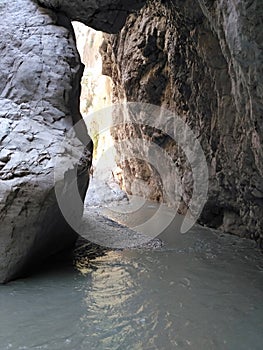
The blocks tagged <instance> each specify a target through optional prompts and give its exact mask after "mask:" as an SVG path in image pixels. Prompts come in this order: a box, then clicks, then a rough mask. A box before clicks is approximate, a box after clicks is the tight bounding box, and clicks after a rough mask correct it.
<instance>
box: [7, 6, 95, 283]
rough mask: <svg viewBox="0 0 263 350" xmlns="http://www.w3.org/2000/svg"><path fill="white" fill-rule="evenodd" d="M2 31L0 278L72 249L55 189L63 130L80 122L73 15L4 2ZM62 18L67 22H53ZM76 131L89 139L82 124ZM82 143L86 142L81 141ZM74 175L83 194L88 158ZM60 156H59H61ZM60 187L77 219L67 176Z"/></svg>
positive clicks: (73, 237)
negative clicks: (67, 16) (57, 161)
mask: <svg viewBox="0 0 263 350" xmlns="http://www.w3.org/2000/svg"><path fill="white" fill-rule="evenodd" d="M0 12H1V31H0V47H1V51H0V56H1V58H0V124H1V131H0V222H1V224H0V282H6V281H8V280H10V279H13V278H15V277H18V276H21V274H24V273H27V272H28V271H29V270H31V269H32V268H33V267H35V266H36V264H37V263H38V262H40V261H42V260H44V259H46V258H48V257H49V256H52V255H54V254H56V253H58V252H60V251H62V250H65V249H67V248H70V247H72V245H73V244H74V242H75V240H76V238H77V233H75V232H74V230H73V229H72V228H71V227H70V226H69V225H68V223H67V221H66V220H65V219H64V217H63V215H62V214H61V211H60V209H59V206H58V203H57V199H56V195H55V191H54V166H55V161H56V156H58V157H60V158H61V159H62V157H63V154H60V153H59V152H60V151H61V149H60V144H61V143H62V141H63V139H64V137H65V132H66V131H67V130H69V129H71V127H72V126H73V124H74V123H76V122H77V121H79V120H81V115H80V113H79V111H78V105H77V103H78V102H77V101H78V97H79V92H80V77H81V74H82V70H83V67H82V64H81V62H80V59H79V55H78V52H77V50H76V47H75V41H74V35H73V32H72V29H71V23H70V21H69V20H68V19H67V18H66V17H65V16H63V15H61V14H55V13H53V12H51V11H50V10H47V9H42V8H40V7H39V6H38V5H37V4H36V3H34V2H32V1H30V0H18V1H15V2H13V1H12V2H10V1H1V7H0ZM61 18H63V20H64V23H65V26H60V25H58V22H59V21H61ZM82 127H83V128H82V130H81V132H80V133H79V134H78V136H79V137H80V138H81V139H82V141H85V142H86V141H88V140H89V138H88V135H87V132H86V129H85V127H84V125H82ZM82 148H83V149H84V147H82ZM88 158H89V160H90V158H91V155H90V154H87V164H86V168H83V169H82V173H81V174H80V172H79V173H78V174H79V175H78V183H79V184H81V185H80V186H79V191H80V196H81V197H82V198H83V197H84V196H85V192H86V189H87V186H88V178H89V175H88V173H89V160H88ZM58 159H59V158H58ZM77 166H78V160H76V162H75V163H74V164H73V165H72V169H67V168H65V169H63V172H64V173H63V174H64V175H63V179H62V183H61V186H62V187H63V188H64V190H65V191H66V198H67V200H68V203H69V206H68V207H69V211H70V212H72V214H74V215H75V220H76V222H77V221H79V220H80V218H81V216H82V209H83V208H82V206H79V207H77V208H75V207H74V205H73V203H72V205H71V204H70V203H71V202H70V201H72V202H73V196H74V193H73V190H71V188H72V181H71V180H70V178H69V176H66V174H68V173H70V172H73V171H74V167H75V169H76V168H77Z"/></svg>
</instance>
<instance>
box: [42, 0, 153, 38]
mask: <svg viewBox="0 0 263 350" xmlns="http://www.w3.org/2000/svg"><path fill="white" fill-rule="evenodd" d="M145 2H146V0H103V1H100V0H88V1H85V0H84V1H83V0H75V1H72V0H38V3H39V4H41V5H42V6H46V7H48V8H51V9H53V10H55V11H60V12H63V13H65V14H66V15H67V17H68V18H70V19H71V20H72V21H79V22H82V23H84V24H86V25H87V26H90V27H92V28H94V29H98V30H102V31H104V32H108V33H116V32H118V31H119V30H120V29H121V28H122V26H123V25H124V23H125V20H126V18H127V16H128V14H129V13H130V12H132V11H134V10H138V9H140V8H141V7H142V6H143V5H144V4H145Z"/></svg>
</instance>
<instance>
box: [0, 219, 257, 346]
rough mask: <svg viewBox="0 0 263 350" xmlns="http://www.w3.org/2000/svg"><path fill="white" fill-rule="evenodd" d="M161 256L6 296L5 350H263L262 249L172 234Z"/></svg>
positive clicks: (201, 233)
mask: <svg viewBox="0 0 263 350" xmlns="http://www.w3.org/2000/svg"><path fill="white" fill-rule="evenodd" d="M162 238H163V239H164V241H165V242H166V245H165V246H164V247H162V248H159V249H157V250H154V251H153V250H149V249H146V250H145V249H133V250H127V251H115V252H109V253H107V255H105V256H103V257H100V258H97V259H96V260H95V261H94V262H93V267H95V268H93V269H92V270H88V272H87V273H85V274H82V273H81V272H79V271H74V270H73V269H72V268H71V267H70V266H64V267H63V268H60V269H56V270H55V271H52V272H43V273H42V274H39V275H37V276H34V277H32V278H30V279H25V280H20V281H16V282H12V283H10V284H8V285H6V286H2V287H1V288H0V307H1V315H0V321H1V323H0V324H1V327H0V349H1V350H4V349H15V350H18V349H50V350H57V349H76V350H82V349H83V350H84V349H85V350H87V349H88V350H89V349H90V350H93V349H102V350H104V349H109V350H115V349H116V350H117V349H120V350H122V349H124V350H126V349H127V350H137V349H138V350H140V349H143V350H144V349H145V350H148V349H149V350H150V349H158V350H162V349H163V350H170V349H171V350H172V349H176V348H178V349H194V350H199V349H200V350H203V349H218V350H221V349H229V350H230V349H231V350H233V349H239V350H242V349H244V350H248V349H253V350H256V349H262V342H263V332H262V329H263V303H262V300H263V289H262V287H263V263H262V256H261V255H260V253H258V252H255V250H254V247H253V243H252V242H247V241H243V240H238V239H236V238H235V237H227V238H226V237H225V236H223V235H222V236H221V237H219V236H215V235H214V234H213V233H212V232H210V231H209V230H207V229H202V228H199V227H195V228H194V229H193V230H192V231H191V232H190V233H188V234H184V235H180V234H176V232H175V231H174V228H173V226H170V227H169V228H168V229H167V230H166V231H165V232H164V233H163V236H162Z"/></svg>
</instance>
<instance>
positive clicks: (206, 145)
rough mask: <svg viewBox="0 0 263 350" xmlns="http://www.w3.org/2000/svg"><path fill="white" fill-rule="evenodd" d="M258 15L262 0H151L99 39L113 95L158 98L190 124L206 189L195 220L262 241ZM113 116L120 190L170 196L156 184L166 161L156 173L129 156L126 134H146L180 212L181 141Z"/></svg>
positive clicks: (262, 95) (188, 176)
mask: <svg viewBox="0 0 263 350" xmlns="http://www.w3.org/2000/svg"><path fill="white" fill-rule="evenodd" d="M262 17H263V3H262V2H260V1H256V0H255V1H253V0H252V1H251V0H249V1H240V0H239V1H233V0H228V1H226V0H223V1H219V0H210V1H208V0H207V1H205V0H198V1H190V0H188V1H180V0H173V1H151V2H148V4H147V5H146V6H145V7H144V8H143V9H142V10H141V11H140V14H139V16H133V15H131V16H130V17H129V19H128V21H127V22H126V24H125V27H124V28H123V29H122V31H121V33H120V34H117V35H105V37H104V43H103V45H102V47H101V53H102V56H103V62H104V70H103V71H104V74H108V75H109V76H111V77H112V79H113V81H114V101H115V102H120V103H122V102H125V101H132V102H146V103H150V104H154V105H158V106H162V107H163V108H165V109H168V110H170V111H172V112H174V113H175V114H176V115H178V116H179V117H180V118H181V119H182V120H183V121H184V122H185V123H186V124H187V125H188V126H190V127H191V129H192V130H193V132H194V133H195V135H196V138H197V139H198V140H199V141H200V143H201V146H202V149H203V151H204V154H205V157H206V161H207V164H208V170H209V189H208V198H207V202H206V205H205V207H204V210H203V212H202V215H201V217H200V220H199V221H200V222H201V223H202V224H205V225H208V226H211V227H215V228H219V229H221V230H223V231H226V232H230V233H234V234H237V235H240V236H246V237H252V238H254V239H256V240H257V241H258V242H259V244H261V245H262V237H263V234H262V227H263V215H262V214H263V180H262V176H263V150H262V139H263V127H262V125H263V124H262V112H263V102H262V101H263V74H262V73H263V71H262V67H263V51H262V49H263V35H262V33H263V23H262ZM117 119H118V123H120V126H119V127H118V128H115V129H114V130H113V137H114V138H115V140H116V148H117V152H118V153H119V154H121V153H122V150H121V147H120V144H119V141H120V140H125V142H126V143H127V144H128V146H127V149H129V152H130V153H129V156H130V158H129V159H127V160H126V161H125V162H121V159H120V158H119V165H120V167H122V169H123V172H124V177H123V180H122V181H123V183H124V187H125V188H126V190H127V191H128V192H130V193H133V194H139V195H143V196H145V197H148V198H150V199H154V200H158V201H162V200H164V201H166V202H167V203H168V204H170V205H174V198H175V197H176V193H175V192H174V194H173V195H172V194H169V195H167V193H164V190H163V189H164V187H166V188H167V187H169V185H170V186H171V184H172V183H171V181H172V180H171V179H172V174H171V173H170V172H169V171H167V172H166V174H165V175H162V176H161V179H160V175H159V174H158V173H157V172H156V169H153V167H152V166H151V165H149V164H147V162H144V161H143V160H136V159H134V158H133V159H132V155H133V154H140V151H139V150H138V147H137V146H136V145H135V143H134V142H133V139H136V138H140V139H148V140H149V141H150V143H155V144H158V145H159V146H160V147H162V148H163V149H164V150H165V152H166V153H167V154H169V155H170V157H171V158H172V159H173V162H174V165H175V167H176V170H177V173H178V174H179V175H178V177H177V179H176V181H178V183H180V186H181V188H182V195H181V203H180V207H179V210H180V212H182V213H185V212H186V211H187V209H188V206H189V201H190V197H191V195H192V192H193V176H192V171H191V169H190V168H189V163H188V162H187V159H186V158H185V154H184V150H183V149H180V147H178V145H177V144H176V143H174V142H172V141H171V140H170V139H169V137H168V136H167V135H165V134H163V133H162V132H161V131H160V130H154V129H152V128H145V127H141V126H140V125H139V126H138V125H137V126H134V119H133V117H132V116H131V115H130V116H129V115H128V116H127V115H126V116H125V117H123V118H122V117H117ZM145 122H146V121H145ZM121 123H122V125H121ZM131 135H132V136H131ZM145 147H146V148H147V146H145ZM143 151H144V153H145V152H146V153H147V152H148V153H149V149H148V150H147V149H144V150H143ZM141 155H142V158H143V152H141ZM137 179H140V183H139V182H138V181H137V182H136V180H137ZM136 183H137V184H136Z"/></svg>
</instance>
